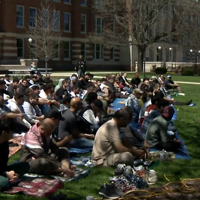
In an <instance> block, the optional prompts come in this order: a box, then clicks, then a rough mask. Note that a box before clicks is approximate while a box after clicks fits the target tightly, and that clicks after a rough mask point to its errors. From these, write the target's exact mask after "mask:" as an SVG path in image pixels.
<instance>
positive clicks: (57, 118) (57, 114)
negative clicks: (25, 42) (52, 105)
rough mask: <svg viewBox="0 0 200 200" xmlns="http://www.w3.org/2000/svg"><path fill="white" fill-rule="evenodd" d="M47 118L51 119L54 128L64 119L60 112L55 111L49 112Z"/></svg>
mask: <svg viewBox="0 0 200 200" xmlns="http://www.w3.org/2000/svg"><path fill="white" fill-rule="evenodd" d="M48 118H49V119H52V120H53V122H54V124H55V125H56V126H57V125H58V124H59V121H60V120H61V121H63V120H64V117H63V116H62V114H61V112H60V111H58V110H56V109H52V110H50V112H49V114H48Z"/></svg>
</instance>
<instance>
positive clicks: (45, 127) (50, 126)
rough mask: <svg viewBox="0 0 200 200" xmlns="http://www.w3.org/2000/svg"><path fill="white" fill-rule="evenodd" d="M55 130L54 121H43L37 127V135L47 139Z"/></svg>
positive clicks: (47, 119)
mask: <svg viewBox="0 0 200 200" xmlns="http://www.w3.org/2000/svg"><path fill="white" fill-rule="evenodd" d="M55 128H56V125H55V123H54V121H53V120H52V119H50V118H46V119H44V120H43V121H42V122H41V124H40V125H39V127H38V129H39V133H40V134H41V135H42V136H43V137H46V138H49V137H50V136H51V134H52V133H53V131H54V130H55Z"/></svg>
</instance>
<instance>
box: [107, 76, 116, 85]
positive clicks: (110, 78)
mask: <svg viewBox="0 0 200 200" xmlns="http://www.w3.org/2000/svg"><path fill="white" fill-rule="evenodd" d="M108 81H109V82H110V83H112V84H113V83H114V82H115V79H114V78H113V77H112V76H110V77H109V78H108Z"/></svg>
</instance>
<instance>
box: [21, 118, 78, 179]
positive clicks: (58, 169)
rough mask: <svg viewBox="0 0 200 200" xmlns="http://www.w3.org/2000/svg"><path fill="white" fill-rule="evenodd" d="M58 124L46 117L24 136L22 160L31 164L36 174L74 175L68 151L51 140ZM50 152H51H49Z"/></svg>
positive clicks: (31, 170) (32, 170)
mask: <svg viewBox="0 0 200 200" xmlns="http://www.w3.org/2000/svg"><path fill="white" fill-rule="evenodd" d="M55 128H56V126H55V123H54V122H53V120H52V119H49V118H46V119H44V120H43V121H42V122H41V123H37V124H35V125H34V126H33V127H32V128H31V129H30V130H29V131H28V132H27V133H26V135H25V136H24V137H23V138H22V142H21V144H22V149H21V155H20V161H21V162H28V163H29V164H30V172H31V173H35V174H44V175H52V174H56V173H59V174H63V175H64V176H67V177H73V176H74V166H71V164H70V160H69V154H68V151H67V150H66V149H64V148H62V149H59V148H58V147H57V146H56V145H55V144H54V143H53V142H51V135H52V133H53V131H54V130H55ZM49 152H50V153H49Z"/></svg>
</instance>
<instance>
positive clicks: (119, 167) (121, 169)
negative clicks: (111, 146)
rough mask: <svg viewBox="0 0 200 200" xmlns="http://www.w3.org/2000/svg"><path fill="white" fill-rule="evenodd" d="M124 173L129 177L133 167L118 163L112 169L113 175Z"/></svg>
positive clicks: (132, 172)
mask: <svg viewBox="0 0 200 200" xmlns="http://www.w3.org/2000/svg"><path fill="white" fill-rule="evenodd" d="M122 174H123V175H124V176H125V177H127V178H128V177H131V176H132V175H133V174H134V169H133V168H132V167H131V166H126V165H125V164H118V165H117V168H116V169H115V171H114V175H122Z"/></svg>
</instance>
